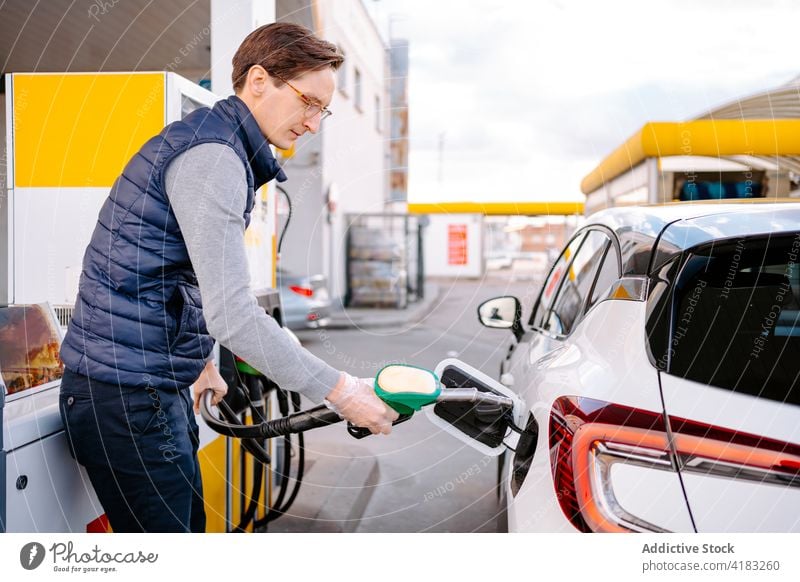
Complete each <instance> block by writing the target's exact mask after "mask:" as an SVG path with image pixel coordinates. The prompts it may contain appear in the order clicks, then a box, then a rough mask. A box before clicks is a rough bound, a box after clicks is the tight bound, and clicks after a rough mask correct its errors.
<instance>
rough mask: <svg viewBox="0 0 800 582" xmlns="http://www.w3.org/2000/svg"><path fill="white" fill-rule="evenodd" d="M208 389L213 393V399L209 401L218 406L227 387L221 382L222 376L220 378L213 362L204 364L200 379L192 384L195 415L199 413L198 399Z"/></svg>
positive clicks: (223, 381) (226, 391)
mask: <svg viewBox="0 0 800 582" xmlns="http://www.w3.org/2000/svg"><path fill="white" fill-rule="evenodd" d="M209 388H210V389H211V390H213V391H214V397H213V398H212V399H211V403H212V404H218V403H219V401H220V400H222V398H223V396H225V395H226V394H227V393H228V385H227V384H226V383H225V380H223V378H222V376H220V374H219V371H218V370H217V367H216V366H215V365H214V362H213V360H212V361H210V362H208V363H207V364H206V367H205V368H203V371H202V372H201V374H200V377H199V378H198V379H197V381H196V382H195V383H194V413H195V414H199V413H200V399H201V398H202V397H203V393H204V392H205V391H206V390H208V389H209Z"/></svg>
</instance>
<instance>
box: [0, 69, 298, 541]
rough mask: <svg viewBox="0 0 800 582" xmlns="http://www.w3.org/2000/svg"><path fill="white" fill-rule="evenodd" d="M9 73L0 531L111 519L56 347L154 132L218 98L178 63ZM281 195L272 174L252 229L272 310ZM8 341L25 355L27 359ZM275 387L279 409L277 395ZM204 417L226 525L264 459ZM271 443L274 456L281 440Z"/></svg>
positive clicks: (204, 438)
mask: <svg viewBox="0 0 800 582" xmlns="http://www.w3.org/2000/svg"><path fill="white" fill-rule="evenodd" d="M5 82H6V84H5V86H6V95H5V106H6V145H7V152H8V154H7V160H6V162H7V180H6V183H5V184H3V188H4V190H5V196H4V197H3V201H4V202H5V203H4V204H3V207H2V210H1V211H0V246H2V247H3V248H2V249H0V377H1V378H0V380H2V392H0V429H2V431H1V432H0V434H2V437H1V438H2V440H0V445H2V446H1V447H0V480H2V481H3V483H4V486H3V487H0V531H54V532H57V531H102V530H103V529H105V528H106V527H107V526H106V522H104V520H103V516H102V515H101V514H102V508H101V506H100V504H99V503H98V502H97V498H96V496H95V495H94V492H93V491H92V489H91V485H90V483H89V480H88V478H87V477H86V475H85V473H84V472H83V471H82V469H81V468H80V466H79V465H77V463H75V462H74V461H73V460H72V459H71V457H70V456H69V450H68V447H67V444H66V437H65V435H64V431H63V427H62V425H61V421H60V417H59V412H58V389H59V378H60V376H61V371H62V370H63V366H62V365H61V363H60V362H59V361H58V349H57V346H58V343H59V342H60V341H61V337H62V334H63V330H64V329H65V328H66V325H67V323H68V322H69V318H70V317H71V314H72V309H73V305H74V301H75V298H76V295H77V288H78V279H79V276H80V273H81V263H82V259H83V254H84V251H85V249H86V246H87V244H88V242H89V240H90V237H91V233H92V230H93V229H94V226H95V223H96V221H97V216H98V212H99V210H100V207H101V205H102V203H103V201H104V200H105V198H106V197H107V196H108V192H109V190H110V188H111V186H112V183H113V181H114V180H115V179H116V177H117V176H118V175H119V174H120V172H121V171H122V169H123V167H124V165H125V164H126V163H127V162H128V160H129V159H130V158H131V156H132V155H133V154H134V153H135V152H136V151H138V149H139V148H140V147H141V145H142V144H143V143H144V142H145V141H146V140H147V139H149V138H150V137H152V136H153V135H156V134H157V133H158V132H160V131H161V129H162V128H163V127H164V126H165V125H166V124H168V123H171V122H174V121H178V120H180V119H181V118H182V117H184V116H185V115H187V114H189V113H190V112H192V111H194V110H195V109H197V108H199V107H207V106H211V105H212V104H213V103H214V102H215V101H217V100H218V99H219V97H217V96H216V95H214V94H213V93H211V92H210V91H207V90H205V89H203V88H202V87H200V86H198V85H196V84H195V83H192V82H191V81H189V80H187V79H184V78H182V77H180V76H178V75H176V74H174V73H166V72H153V73H149V72H135V73H13V74H8V75H6V78H5ZM276 196H277V192H276V190H275V189H274V188H272V184H268V185H266V186H264V187H263V188H262V189H261V191H260V196H258V197H257V199H256V205H255V207H254V209H253V212H252V215H251V216H252V218H251V223H250V226H249V228H248V231H247V233H246V237H245V241H246V245H247V253H248V260H249V266H250V273H251V287H252V288H253V289H254V290H255V291H256V295H257V297H258V300H259V303H260V304H261V305H262V306H263V307H264V309H265V310H267V312H268V313H270V314H272V315H274V316H278V314H279V309H280V300H279V295H278V292H277V289H276V287H277V285H276V261H277V252H276V248H277V244H276V243H277V237H276V234H277V233H276V226H277V200H276ZM34 307H35V309H34ZM26 322H27V323H26ZM14 325H16V326H19V325H22V326H23V327H24V326H26V325H27V326H38V327H40V328H42V329H46V330H48V331H47V334H46V335H43V336H42V338H41V342H39V343H41V345H39V344H38V343H37V344H36V345H34V346H29V345H19V344H20V342H25V341H28V340H27V339H26V337H25V334H18V333H17V334H14V333H9V332H8V330H9V329H11V327H10V326H14ZM54 345H55V346H56V347H55V348H54ZM34 348H35V350H36V354H37V355H38V354H39V352H42V353H43V354H44V355H42V357H43V358H44V357H45V356H48V354H49V356H48V357H49V358H50V360H48V361H46V366H44V368H45V369H46V370H47V373H46V374H41V373H38V372H37V370H39V369H40V368H42V366H40V365H39V364H41V362H35V361H34V360H33V359H31V358H30V357H27V355H28V354H29V353H30V349H34ZM48 350H49V351H48ZM8 354H23V355H22V356H19V357H18V359H19V358H21V359H20V360H19V362H17V361H16V360H14V359H13V357H11V356H8ZM6 356H8V357H6ZM215 357H216V358H217V362H218V365H219V366H220V369H221V371H222V372H223V375H226V367H227V375H226V377H231V378H234V377H237V378H238V377H239V376H235V375H234V374H232V373H231V371H232V370H231V369H232V367H235V363H234V360H233V358H232V356H231V355H230V354H226V353H225V351H224V350H222V353H221V350H220V348H219V346H217V348H215ZM9 358H10V359H9ZM20 378H23V379H24V381H23V380H20ZM268 400H270V402H268V403H267V404H265V406H264V414H265V415H267V416H269V415H270V414H271V406H274V405H275V404H274V400H273V399H268ZM198 424H199V425H200V440H201V442H200V447H201V449H200V452H199V457H200V462H201V466H202V473H203V489H204V494H205V502H206V514H207V528H208V531H212V532H223V531H228V530H230V529H231V528H232V526H233V525H235V524H236V523H238V522H239V517H238V516H240V515H241V514H242V513H243V512H244V511H245V507H244V506H245V504H249V499H250V498H251V497H252V495H251V492H252V489H253V481H255V480H256V477H255V476H254V475H255V473H254V470H253V469H254V466H253V465H252V463H253V462H254V461H253V458H252V457H251V456H250V455H244V454H243V452H242V449H241V446H240V444H239V442H238V441H235V442H234V441H232V440H231V439H227V438H225V437H222V436H219V435H218V434H217V433H215V432H214V431H212V430H210V429H209V428H208V427H207V426H206V424H205V423H203V422H200V423H198ZM267 446H268V447H274V446H276V445H272V444H267ZM267 452H268V454H269V455H271V456H273V457H274V456H275V455H274V453H275V451H274V450H272V449H271V448H270V450H269V451H267ZM279 457H282V455H279ZM281 470H282V469H281ZM263 471H264V474H263V475H262V477H263V479H262V482H263V486H262V487H260V494H259V495H258V497H257V501H258V507H257V508H256V514H255V515H254V518H255V519H257V518H258V516H259V512H260V513H264V512H266V511H267V508H268V507H269V505H270V504H271V502H272V499H271V496H272V484H273V477H274V475H273V471H272V470H271V469H270V468H269V467H264V468H263Z"/></svg>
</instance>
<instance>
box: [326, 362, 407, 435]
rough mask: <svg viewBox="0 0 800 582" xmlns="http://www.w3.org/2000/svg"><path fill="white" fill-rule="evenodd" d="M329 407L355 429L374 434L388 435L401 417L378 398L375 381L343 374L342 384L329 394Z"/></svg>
mask: <svg viewBox="0 0 800 582" xmlns="http://www.w3.org/2000/svg"><path fill="white" fill-rule="evenodd" d="M325 402H326V404H327V405H328V406H329V407H330V408H331V409H333V410H334V411H336V413H338V414H339V416H341V417H342V418H344V419H345V420H347V421H349V422H351V423H353V424H354V425H355V426H360V427H363V428H368V429H369V430H370V432H371V433H372V434H379V433H380V434H389V433H391V432H392V422H394V421H395V420H397V418H398V416H400V415H399V414H397V412H396V411H395V410H394V409H392V408H391V407H389V406H387V405H386V403H385V402H384V401H383V400H381V399H380V398H378V397H377V396H376V395H375V388H374V387H373V379H372V378H369V379H367V378H354V377H353V376H351V375H350V374H348V373H347V372H342V376H341V378H340V379H339V383H338V384H336V387H335V388H334V389H333V390H332V391H331V393H330V394H328V397H327V398H326V399H325Z"/></svg>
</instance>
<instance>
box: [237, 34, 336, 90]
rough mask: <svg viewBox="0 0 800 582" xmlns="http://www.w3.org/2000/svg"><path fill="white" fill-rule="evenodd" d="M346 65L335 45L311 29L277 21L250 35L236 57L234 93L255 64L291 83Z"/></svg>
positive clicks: (240, 86)
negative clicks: (321, 70)
mask: <svg viewBox="0 0 800 582" xmlns="http://www.w3.org/2000/svg"><path fill="white" fill-rule="evenodd" d="M343 62H344V56H343V55H342V53H340V52H339V49H338V48H336V45H335V44H333V43H330V42H328V41H326V40H322V39H320V38H317V37H316V36H314V33H313V32H311V31H310V30H309V29H307V28H305V27H303V26H300V25H298V24H291V23H288V22H274V23H272V24H265V25H264V26H260V27H259V28H256V29H255V30H254V31H253V32H251V33H250V34H248V35H247V38H245V39H244V41H242V44H241V45H240V46H239V48H238V49H237V50H236V54H235V55H233V74H232V75H231V80H232V81H233V89H234V91H239V90H240V89H241V88H242V87H243V86H244V82H245V79H246V78H247V73H248V72H249V71H250V67H252V66H253V65H261V66H262V67H264V69H266V71H267V72H268V73H269V74H270V75H272V76H280V77H283V78H284V79H287V80H292V79H295V78H297V77H299V76H300V75H302V74H303V73H307V72H309V71H318V70H320V69H324V68H325V67H331V68H332V69H333V70H334V71H335V70H336V69H338V68H339V66H340V65H341V64H342V63H343Z"/></svg>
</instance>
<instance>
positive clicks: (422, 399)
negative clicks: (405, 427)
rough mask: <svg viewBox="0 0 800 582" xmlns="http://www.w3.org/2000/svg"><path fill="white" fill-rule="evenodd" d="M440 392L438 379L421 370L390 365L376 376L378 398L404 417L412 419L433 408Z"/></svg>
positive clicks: (406, 365) (400, 365) (414, 367)
mask: <svg viewBox="0 0 800 582" xmlns="http://www.w3.org/2000/svg"><path fill="white" fill-rule="evenodd" d="M441 391H442V385H441V383H440V382H439V377H438V376H437V375H436V374H434V373H433V372H431V371H430V370H426V369H425V368H420V367H418V366H411V365H408V364H390V365H388V366H384V367H383V368H381V370H380V371H379V372H378V374H377V375H376V376H375V394H377V396H378V398H380V399H381V400H383V401H384V402H385V403H386V404H387V405H389V406H390V407H392V408H393V409H394V410H396V411H397V412H398V413H399V414H403V415H409V416H410V415H412V414H414V412H416V411H418V410H421V409H422V407H423V406H428V405H429V404H433V403H434V402H436V399H437V398H438V397H439V394H440V393H441Z"/></svg>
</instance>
